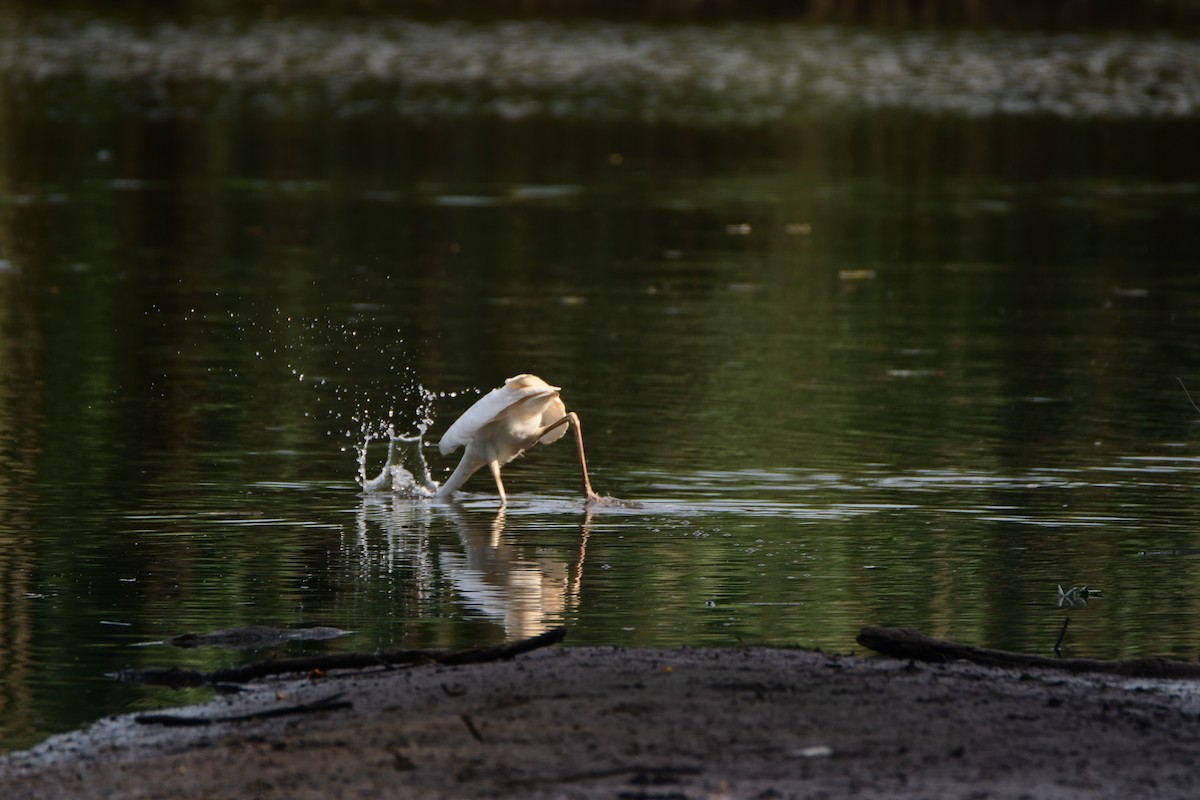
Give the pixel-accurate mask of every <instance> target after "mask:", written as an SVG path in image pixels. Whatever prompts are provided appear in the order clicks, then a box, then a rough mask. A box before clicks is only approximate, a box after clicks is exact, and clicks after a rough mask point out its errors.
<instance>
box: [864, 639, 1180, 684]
mask: <svg viewBox="0 0 1200 800" xmlns="http://www.w3.org/2000/svg"><path fill="white" fill-rule="evenodd" d="M858 643H859V644H861V645H862V646H863V647H869V648H870V649H872V650H874V651H876V652H877V653H883V654H884V655H889V656H892V657H894V658H910V659H916V660H917V661H934V662H947V661H970V662H972V663H975V664H980V665H982V666H985V667H1004V668H1008V669H1025V668H1030V667H1033V668H1042V669H1054V670H1060V671H1064V672H1079V673H1083V672H1097V673H1103V674H1107V675H1121V676H1123V677H1126V678H1190V679H1197V678H1200V664H1197V663H1193V662H1191V661H1176V660H1173V659H1170V658H1161V657H1159V656H1148V657H1145V658H1121V659H1114V660H1105V659H1095V658H1048V657H1046V656H1035V655H1032V654H1030V653H1014V652H1010V651H1008V650H992V649H990V648H987V647H975V646H973V645H969V644H958V643H957V642H947V641H945V640H943V639H935V638H933V637H932V636H926V635H925V634H923V633H920V632H918V631H913V630H908V629H906V628H873V627H866V628H863V629H862V630H861V631H859V633H858Z"/></svg>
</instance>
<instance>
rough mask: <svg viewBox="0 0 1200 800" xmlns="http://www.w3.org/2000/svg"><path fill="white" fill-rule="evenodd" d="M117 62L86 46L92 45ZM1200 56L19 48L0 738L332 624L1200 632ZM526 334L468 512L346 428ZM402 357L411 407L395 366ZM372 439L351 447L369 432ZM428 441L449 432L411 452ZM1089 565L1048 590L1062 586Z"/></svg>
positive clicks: (698, 41)
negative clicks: (239, 640)
mask: <svg viewBox="0 0 1200 800" xmlns="http://www.w3.org/2000/svg"><path fill="white" fill-rule="evenodd" d="M102 56H103V57H102ZM1197 64H1200V48H1198V47H1197V46H1196V45H1195V44H1193V43H1190V42H1187V41H1183V40H1177V39H1174V38H1172V37H1170V36H1169V35H1165V34H1164V35H1151V34H1139V35H1138V36H1136V37H1135V36H1124V35H1120V34H1107V35H1103V36H1101V35H1093V36H1090V37H1089V36H1074V37H1066V36H1064V37H1048V36H1046V35H1043V34H1036V35H1034V34H1030V35H1020V34H1012V33H1009V34H987V33H931V32H925V33H919V34H904V35H901V34H895V35H886V34H881V33H878V32H866V31H859V30H855V29H836V28H828V29H826V28H795V27H788V26H775V25H764V26H755V25H733V26H715V27H711V28H706V27H670V26H666V27H661V28H648V27H642V26H637V25H617V24H603V25H601V24H595V25H587V24H583V23H578V24H569V25H568V24H563V25H558V24H549V23H496V24H493V25H473V26H466V25H463V24H459V23H438V24H434V23H431V24H427V25H423V26H413V25H410V24H407V23H401V22H396V21H393V22H390V23H387V24H375V25H368V24H366V23H362V24H359V23H339V24H334V25H324V26H318V25H308V26H306V25H305V24H303V23H296V22H291V23H287V24H286V25H282V24H281V25H278V26H271V25H266V24H250V25H232V24H219V23H207V24H205V25H200V26H198V27H196V28H167V27H163V28H151V29H136V30H135V29H130V28H123V27H121V26H120V25H119V24H117V23H112V22H105V23H100V22H87V21H84V22H80V21H78V20H76V21H73V22H70V23H62V22H50V21H42V22H39V23H36V24H33V23H30V24H29V26H28V27H24V28H18V29H11V30H8V31H7V32H6V33H5V34H4V35H3V36H0V67H2V69H3V71H2V72H0V590H2V592H0V667H2V668H3V671H4V676H5V678H4V681H3V682H2V686H0V749H4V748H12V747H18V746H24V745H28V744H31V743H33V742H35V741H37V740H38V739H40V738H42V737H44V736H45V735H47V734H48V733H51V732H54V731H58V730H63V729H66V728H70V727H74V726H77V725H80V724H83V723H86V722H87V721H89V720H93V719H95V718H97V717H99V716H102V715H104V714H106V713H112V712H115V711H122V710H127V709H131V708H143V707H148V706H153V705H159V704H163V703H172V702H181V701H184V700H189V699H193V698H194V697H196V695H184V694H180V693H171V692H164V691H146V690H143V689H137V688H133V687H128V686H123V685H119V684H116V683H115V682H113V681H111V680H109V679H107V678H105V677H104V674H105V673H106V672H110V671H113V670H116V669H120V668H124V667H127V666H164V665H169V664H183V665H188V666H193V667H200V668H213V667H216V666H219V665H223V664H227V663H233V662H235V661H237V660H238V659H240V658H251V657H263V656H264V655H266V654H265V653H251V654H242V655H238V654H229V653H226V652H223V651H216V650H193V651H172V650H167V649H165V648H162V647H145V648H132V647H130V645H131V644H134V643H137V642H144V641H147V640H157V639H162V638H165V637H167V636H171V635H174V634H176V633H181V632H184V631H205V630H213V629H218V628H225V627H231V626H236V625H247V624H267V625H277V626H290V625H299V624H305V623H321V624H325V625H333V626H337V627H341V628H346V629H350V630H353V631H355V635H354V636H353V637H350V638H348V639H344V640H339V641H337V642H335V643H332V644H327V645H325V647H326V648H343V649H355V650H370V649H373V648H376V647H381V646H438V647H442V646H455V647H457V646H469V645H475V644H482V643H492V642H498V641H501V640H504V639H506V638H515V637H518V636H523V635H528V634H530V633H533V632H537V631H539V630H543V629H545V628H546V627H550V626H556V625H562V624H565V625H567V626H569V627H570V635H569V641H570V642H571V643H573V644H623V645H651V644H653V645H679V644H693V645H736V644H739V643H771V644H781V645H785V644H786V645H802V646H806V647H821V648H825V649H829V650H835V651H843V652H844V651H847V650H850V649H853V648H855V647H856V645H855V644H854V636H855V634H856V633H857V631H858V629H859V628H860V627H861V626H863V625H869V624H871V625H876V624H878V625H902V626H911V627H915V628H919V629H921V630H923V631H926V632H929V633H931V634H935V635H939V636H945V637H949V638H954V639H959V640H963V641H968V642H973V643H977V644H981V645H987V646H993V647H1004V648H1013V649H1023V650H1030V651H1035V652H1041V653H1047V652H1049V650H1050V648H1051V647H1052V645H1053V644H1054V641H1055V638H1056V637H1057V635H1058V632H1059V629H1060V628H1061V625H1062V622H1063V619H1064V618H1067V617H1069V618H1070V620H1071V623H1070V628H1069V631H1068V634H1067V636H1066V640H1065V643H1066V646H1067V650H1068V651H1069V652H1070V653H1071V654H1074V655H1087V656H1133V655H1143V654H1166V655H1172V656H1177V657H1182V658H1188V659H1194V658H1196V656H1197V655H1198V654H1200V596H1198V593H1197V591H1196V588H1195V587H1196V585H1197V579H1198V578H1200V562H1198V561H1197V558H1200V557H1198V556H1193V555H1170V556H1167V555H1145V553H1146V552H1147V551H1150V552H1158V551H1168V550H1170V551H1174V550H1189V549H1197V548H1200V534H1198V532H1197V530H1198V526H1197V523H1198V522H1200V500H1198V499H1197V493H1196V483H1197V479H1198V473H1200V450H1198V448H1197V445H1196V441H1197V438H1198V436H1200V427H1197V426H1198V423H1200V412H1198V411H1197V410H1196V409H1194V408H1193V407H1192V406H1191V405H1190V404H1189V402H1188V399H1187V397H1186V396H1185V394H1184V392H1183V390H1182V389H1181V388H1180V385H1179V383H1178V381H1177V378H1182V379H1183V380H1184V381H1186V382H1187V384H1188V385H1189V386H1190V387H1191V388H1192V389H1193V391H1194V392H1196V393H1197V395H1198V396H1200V367H1198V366H1197V365H1198V364H1200V352H1198V350H1200V149H1197V147H1196V145H1195V143H1196V142H1197V141H1200V115H1198V109H1200V100H1198V98H1200V70H1198V68H1197V66H1196V65H1197ZM526 371H530V372H535V373H537V374H539V375H541V376H542V377H544V378H546V379H547V380H549V381H551V382H552V383H555V384H557V385H560V386H562V387H563V396H564V398H565V399H566V401H567V404H568V407H569V408H572V409H574V410H576V411H577V412H578V413H579V414H580V415H581V417H582V419H583V421H584V424H585V430H586V434H587V444H588V451H589V457H590V463H591V469H592V478H593V482H594V483H595V484H596V486H597V489H599V490H600V491H601V492H604V493H606V494H612V495H616V496H618V497H622V498H627V499H631V500H636V501H638V502H640V503H641V507H640V508H634V509H627V508H621V509H605V508H602V509H598V510H596V511H595V512H594V513H590V514H589V513H588V512H586V511H585V510H584V507H583V504H582V501H581V500H582V498H581V491H580V490H579V478H578V473H577V466H576V465H575V462H574V453H573V448H572V446H571V445H570V444H569V440H563V441H562V442H560V443H558V444H556V445H553V446H551V447H548V448H536V449H534V450H533V451H531V452H530V453H528V454H527V455H526V456H525V457H524V458H523V459H521V460H520V461H518V462H516V463H514V464H513V465H512V466H511V467H509V468H508V469H506V471H505V475H506V485H507V487H508V490H509V493H510V506H509V508H508V509H507V511H506V512H505V513H502V514H500V513H498V512H497V508H496V501H495V496H494V491H493V487H492V485H491V482H490V480H488V478H487V477H486V476H478V477H477V478H476V479H474V480H473V481H472V482H471V483H470V484H468V486H467V489H468V492H467V493H466V494H465V495H464V496H463V497H462V499H461V502H457V503H451V504H446V503H433V502H428V501H413V500H407V499H404V498H398V497H392V496H391V495H382V496H381V495H371V496H364V495H363V494H362V493H361V492H360V490H359V487H358V485H357V483H356V473H357V469H358V464H357V461H356V458H357V453H356V447H358V446H359V445H361V443H362V441H363V438H364V431H365V430H375V431H377V430H379V429H380V428H382V427H385V426H386V425H387V424H388V422H389V421H390V422H391V423H392V424H393V425H394V426H395V428H396V429H397V430H398V431H400V432H408V431H412V430H415V429H416V427H417V425H418V423H421V422H423V421H424V420H425V419H426V418H432V423H431V424H430V425H429V432H428V436H427V438H428V440H429V441H430V442H436V441H437V438H438V435H439V434H440V432H441V431H442V430H444V429H445V427H446V426H447V425H448V424H449V422H451V421H452V420H453V419H454V418H455V417H456V416H457V414H458V413H460V412H461V411H462V410H463V409H465V408H466V406H467V405H468V404H469V403H470V402H472V401H473V400H474V399H475V398H476V397H477V396H478V391H480V390H486V389H489V388H491V387H493V386H496V385H498V384H499V383H500V382H502V380H503V379H504V378H506V377H508V376H510V375H513V374H516V373H519V372H526ZM422 390H424V391H426V392H430V393H432V395H433V396H432V402H430V398H429V397H428V396H427V395H425V394H423V391H422ZM383 449H384V448H383V446H382V445H380V444H378V443H377V444H376V445H375V446H374V447H373V448H372V449H371V450H370V451H369V453H368V459H369V462H370V465H369V466H370V468H371V469H372V470H374V469H377V468H378V467H379V466H380V464H381V463H382V459H383ZM426 455H427V458H428V459H429V461H430V464H431V466H432V468H433V471H434V476H435V477H436V478H439V479H441V478H444V477H445V475H446V474H447V471H448V470H449V469H450V468H451V467H452V466H453V464H454V460H453V459H447V458H444V457H442V456H440V454H438V453H437V451H436V448H435V447H430V448H427V450H426ZM1082 585H1087V586H1088V587H1090V588H1091V589H1099V590H1101V591H1100V594H1099V596H1098V597H1095V596H1093V599H1091V600H1090V601H1089V602H1088V604H1087V605H1086V606H1084V605H1078V606H1075V607H1069V606H1067V607H1060V604H1059V597H1058V587H1059V586H1061V587H1062V588H1063V589H1069V588H1070V587H1073V586H1082Z"/></svg>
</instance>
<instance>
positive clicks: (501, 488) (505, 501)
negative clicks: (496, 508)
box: [488, 461, 508, 508]
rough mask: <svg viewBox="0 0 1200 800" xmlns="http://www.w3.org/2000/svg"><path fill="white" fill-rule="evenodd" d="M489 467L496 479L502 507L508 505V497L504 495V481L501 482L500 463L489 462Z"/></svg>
mask: <svg viewBox="0 0 1200 800" xmlns="http://www.w3.org/2000/svg"><path fill="white" fill-rule="evenodd" d="M488 466H489V467H491V468H492V477H493V478H495V479H496V491H498V492H499V493H500V507H501V508H503V507H504V506H506V505H508V497H507V496H506V495H505V494H504V481H502V480H500V462H499V461H489V462H488Z"/></svg>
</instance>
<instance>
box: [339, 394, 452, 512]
mask: <svg viewBox="0 0 1200 800" xmlns="http://www.w3.org/2000/svg"><path fill="white" fill-rule="evenodd" d="M417 389H418V390H419V391H420V392H421V394H422V396H423V397H425V398H427V401H428V402H432V399H433V397H434V395H433V393H432V392H430V391H429V390H427V389H425V387H423V386H421V385H420V384H418V385H417ZM388 415H389V417H390V416H392V412H390V411H389V412H388ZM425 420H428V421H429V422H432V413H430V414H429V415H428V416H427V417H424V418H423V419H422V421H421V422H419V423H418V425H417V431H416V432H415V433H410V434H397V433H396V429H395V426H394V425H391V424H389V425H387V427H386V428H385V429H384V430H383V431H379V430H377V429H373V427H372V426H371V425H370V424H369V423H364V424H363V431H362V435H363V439H362V443H361V444H360V445H358V446H356V447H355V450H356V451H357V453H358V485H359V486H361V487H362V490H363V491H364V492H366V493H367V494H374V493H378V492H387V491H391V492H392V493H393V494H398V495H401V496H404V497H411V498H414V499H418V498H421V499H423V498H429V497H432V496H433V495H434V493H435V492H436V491H437V488H438V485H437V482H436V481H435V480H434V479H433V476H432V474H430V471H429V464H428V462H426V461H425V432H426V430H427V429H428V424H427V423H426V421H425ZM385 437H386V439H387V443H388V449H387V461H386V462H384V465H383V468H382V469H381V470H380V471H379V474H378V475H376V476H375V477H374V478H368V477H367V450H368V449H369V448H370V446H371V442H373V441H382V440H383V439H384V438H385Z"/></svg>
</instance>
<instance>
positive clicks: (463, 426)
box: [438, 375, 558, 455]
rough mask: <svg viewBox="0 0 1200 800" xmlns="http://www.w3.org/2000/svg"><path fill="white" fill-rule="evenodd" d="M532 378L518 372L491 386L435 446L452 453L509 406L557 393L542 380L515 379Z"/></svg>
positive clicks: (554, 387)
mask: <svg viewBox="0 0 1200 800" xmlns="http://www.w3.org/2000/svg"><path fill="white" fill-rule="evenodd" d="M526 377H528V378H533V376H524V375H518V376H517V377H516V378H509V379H508V381H506V382H505V384H504V385H503V386H501V387H500V388H499V389H493V390H492V391H490V392H488V393H487V394H485V395H484V396H483V397H481V398H479V399H478V400H476V401H475V405H473V406H471V407H470V408H468V409H467V410H466V411H464V412H463V415H462V416H461V417H459V418H458V419H457V420H455V421H454V424H453V425H451V426H450V427H449V428H447V429H446V432H445V433H443V434H442V440H441V441H440V442H439V443H438V449H439V450H441V451H442V453H443V455H445V454H449V453H452V452H453V451H454V450H455V448H458V447H462V446H463V445H466V444H469V443H470V442H471V440H472V439H474V438H475V434H477V433H478V432H479V429H480V428H482V427H483V426H484V425H487V424H488V423H489V422H491V421H492V420H494V419H496V418H497V417H502V416H504V414H505V412H507V411H508V410H509V409H510V408H512V406H514V405H515V404H517V403H519V402H521V401H522V400H526V399H528V398H532V397H538V396H546V397H549V396H552V395H554V394H557V393H558V387H556V386H550V385H549V384H547V383H546V382H545V381H542V380H540V379H537V378H534V380H535V381H536V383H534V382H532V381H522V380H518V378H526Z"/></svg>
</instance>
